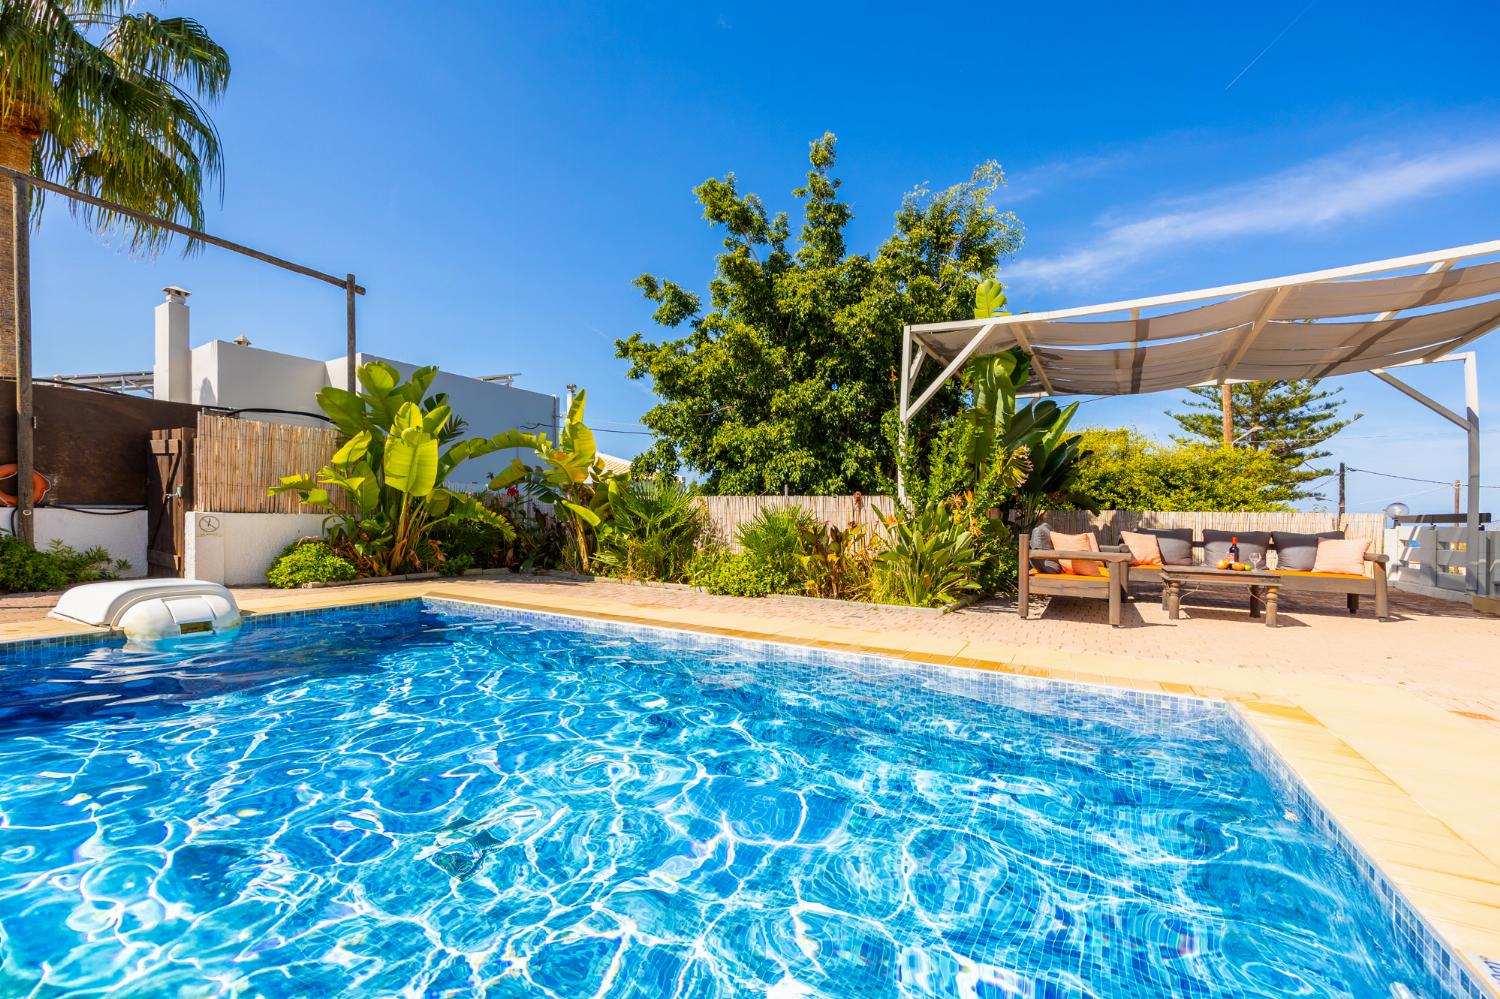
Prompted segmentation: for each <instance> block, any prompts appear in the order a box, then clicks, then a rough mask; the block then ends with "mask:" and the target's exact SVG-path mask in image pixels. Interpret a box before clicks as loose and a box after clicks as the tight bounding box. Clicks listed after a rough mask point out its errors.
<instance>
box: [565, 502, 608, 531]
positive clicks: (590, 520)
mask: <svg viewBox="0 0 1500 999" xmlns="http://www.w3.org/2000/svg"><path fill="white" fill-rule="evenodd" d="M562 505H563V506H565V507H567V508H568V509H569V510H572V511H573V512H574V513H575V514H577V515H578V518H579V519H580V520H582V521H583V522H584V523H585V524H588V525H589V526H590V527H598V526H599V525H600V524H601V523H602V522H603V521H601V520H600V518H599V515H598V514H597V513H595V512H594V511H592V510H590V509H589V508H588V507H586V506H579V505H578V504H577V503H574V502H573V501H572V500H563V501H562Z"/></svg>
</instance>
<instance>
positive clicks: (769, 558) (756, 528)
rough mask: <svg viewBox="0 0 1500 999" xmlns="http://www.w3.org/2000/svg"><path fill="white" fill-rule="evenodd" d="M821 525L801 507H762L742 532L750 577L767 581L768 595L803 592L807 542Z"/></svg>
mask: <svg viewBox="0 0 1500 999" xmlns="http://www.w3.org/2000/svg"><path fill="white" fill-rule="evenodd" d="M820 526H821V525H820V524H819V523H818V522H817V521H816V520H814V519H813V517H812V515H811V514H809V513H807V511H805V510H803V509H802V508H801V507H799V506H785V507H770V506H763V507H761V508H760V509H759V510H757V511H756V513H755V516H753V517H751V518H750V519H749V520H748V521H746V522H745V523H744V524H742V525H740V529H739V532H738V541H739V543H740V550H741V551H742V552H743V553H744V555H745V557H746V560H747V562H748V565H749V569H748V572H749V575H751V576H752V577H753V578H755V579H757V580H763V581H765V584H766V585H767V586H768V587H769V589H767V590H766V592H767V593H801V592H802V581H803V578H804V577H803V566H802V556H803V555H804V554H805V553H806V548H805V542H806V540H807V538H808V537H809V535H810V534H811V533H812V532H813V531H815V530H816V529H817V528H818V527H820Z"/></svg>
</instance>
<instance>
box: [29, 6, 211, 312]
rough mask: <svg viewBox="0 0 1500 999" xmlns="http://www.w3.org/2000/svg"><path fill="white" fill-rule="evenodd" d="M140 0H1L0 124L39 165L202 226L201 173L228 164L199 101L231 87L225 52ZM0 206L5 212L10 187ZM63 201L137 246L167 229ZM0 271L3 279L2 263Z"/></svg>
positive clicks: (146, 246) (35, 167) (196, 27)
mask: <svg viewBox="0 0 1500 999" xmlns="http://www.w3.org/2000/svg"><path fill="white" fill-rule="evenodd" d="M140 6H141V5H139V4H137V3H135V2H134V0H89V2H86V3H19V2H14V3H13V2H6V3H5V4H3V5H0V54H3V59H0V128H3V129H4V130H6V131H8V132H12V133H17V134H19V135H20V136H22V137H24V138H26V139H28V140H31V142H32V162H31V163H30V164H29V166H30V169H31V171H32V172H33V173H34V174H35V175H36V176H39V177H45V178H47V179H49V180H53V181H56V182H58V183H61V184H67V185H68V186H70V187H75V188H78V189H81V190H83V191H86V192H88V193H89V194H93V195H96V196H98V197H101V198H105V199H108V200H110V201H114V202H117V203H119V204H123V205H125V206H126V207H127V208H133V209H135V210H137V211H141V212H149V213H150V214H152V215H161V216H166V217H168V218H171V219H174V220H175V221H179V222H183V223H186V224H187V225H190V226H192V227H194V228H198V229H201V228H203V220H204V216H203V189H204V186H205V183H206V182H211V181H212V180H214V179H216V178H217V177H219V176H220V175H221V174H222V173H223V169H224V161H223V156H222V153H221V151H220V147H219V136H218V132H217V131H216V130H215V128H214V125H213V122H212V121H210V120H209V118H208V116H207V115H206V113H205V112H204V108H203V105H204V104H205V103H207V102H209V101H213V100H216V99H218V98H219V97H220V96H222V94H223V93H224V90H225V88H226V87H227V86H228V84H229V56H228V54H227V53H225V51H224V49H223V48H221V47H220V46H219V45H218V44H217V43H216V42H214V40H213V39H212V38H210V37H209V36H208V33H207V32H205V31H204V29H203V27H202V25H200V24H199V23H198V22H197V21H194V20H191V19H189V18H184V17H159V16H157V15H156V14H153V13H148V12H145V11H142V10H139V7H140ZM4 205H5V206H6V218H9V205H10V197H9V195H8V194H7V195H6V197H5V198H4ZM70 207H72V209H73V211H74V212H75V213H76V214H78V215H80V216H82V217H83V218H84V220H85V221H86V222H88V223H89V224H90V225H91V226H93V227H94V228H96V229H99V230H102V231H107V232H108V231H114V232H118V233H120V234H122V235H124V236H125V237H126V239H127V240H128V242H129V244H130V246H131V247H132V248H133V249H138V250H154V249H158V248H160V247H161V246H162V245H164V244H165V243H166V241H167V240H169V239H171V238H172V235H173V234H172V233H170V232H167V231H165V230H163V229H160V228H157V227H156V226H151V225H147V224H145V223H143V222H139V221H137V220H135V219H131V218H127V217H125V216H122V215H119V214H117V213H114V212H110V211H107V210H105V209H98V208H93V207H84V206H77V205H72V206H70ZM189 246H190V247H191V246H192V244H189ZM0 280H3V282H4V283H5V284H6V285H9V284H10V282H11V275H10V268H9V266H8V265H7V267H6V268H5V271H4V276H3V279H0Z"/></svg>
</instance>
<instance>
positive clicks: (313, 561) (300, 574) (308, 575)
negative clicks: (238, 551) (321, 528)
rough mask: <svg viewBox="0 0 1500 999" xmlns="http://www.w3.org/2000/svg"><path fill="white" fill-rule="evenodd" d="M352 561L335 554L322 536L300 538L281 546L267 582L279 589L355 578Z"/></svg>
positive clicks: (268, 573) (340, 581)
mask: <svg viewBox="0 0 1500 999" xmlns="http://www.w3.org/2000/svg"><path fill="white" fill-rule="evenodd" d="M358 575H359V573H358V572H357V571H356V570H355V568H354V563H353V562H350V561H349V560H348V559H346V558H344V557H343V556H341V555H338V554H336V553H335V552H334V551H333V549H332V548H329V547H328V543H327V542H326V541H324V540H323V539H321V538H302V539H300V540H297V541H293V542H292V543H291V544H289V545H287V546H286V547H285V548H283V549H282V550H281V554H280V555H278V556H276V561H274V562H272V563H271V568H270V570H269V571H267V572H266V582H267V583H270V584H271V585H272V586H274V587H276V588H277V589H279V590H290V589H292V588H293V587H297V586H301V585H303V584H304V583H342V582H347V581H348V580H351V579H355V578H357V577H358Z"/></svg>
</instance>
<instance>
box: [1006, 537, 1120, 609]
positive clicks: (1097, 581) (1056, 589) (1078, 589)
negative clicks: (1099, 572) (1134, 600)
mask: <svg viewBox="0 0 1500 999" xmlns="http://www.w3.org/2000/svg"><path fill="white" fill-rule="evenodd" d="M1053 559H1058V560H1061V559H1071V560H1073V561H1088V562H1099V563H1101V564H1102V565H1103V566H1104V568H1105V569H1106V570H1107V571H1108V574H1107V575H1104V576H1079V575H1074V574H1073V573H1070V572H1038V573H1035V574H1033V573H1032V572H1031V571H1030V570H1031V564H1032V563H1033V562H1044V561H1050V560H1053ZM1017 564H1018V565H1019V566H1020V573H1019V576H1020V580H1019V585H1018V586H1017V590H1018V592H1017V597H1016V611H1017V613H1019V614H1020V615H1021V617H1022V618H1023V619H1024V618H1026V617H1028V616H1029V614H1030V611H1031V607H1030V604H1031V597H1032V594H1036V595H1037V596H1052V597H1083V598H1085V599H1092V600H1108V601H1109V623H1110V625H1111V626H1112V627H1115V628H1118V627H1119V626H1120V605H1121V604H1122V603H1123V602H1124V601H1125V599H1126V595H1127V593H1128V591H1129V587H1130V573H1131V567H1130V552H1129V551H1119V550H1111V551H1098V552H1090V551H1054V550H1051V549H1041V548H1038V549H1036V550H1035V551H1032V550H1031V539H1030V538H1029V537H1027V536H1026V535H1024V534H1023V535H1021V558H1020V561H1019V562H1018V563H1017Z"/></svg>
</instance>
